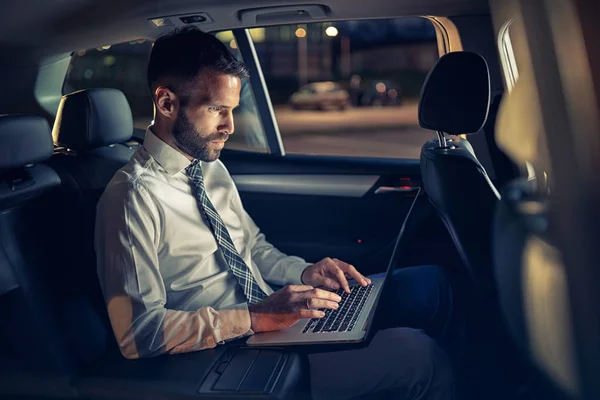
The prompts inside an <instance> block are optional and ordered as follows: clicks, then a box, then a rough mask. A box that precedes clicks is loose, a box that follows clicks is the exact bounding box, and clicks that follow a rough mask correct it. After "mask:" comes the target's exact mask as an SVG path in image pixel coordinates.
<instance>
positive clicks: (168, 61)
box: [148, 26, 248, 97]
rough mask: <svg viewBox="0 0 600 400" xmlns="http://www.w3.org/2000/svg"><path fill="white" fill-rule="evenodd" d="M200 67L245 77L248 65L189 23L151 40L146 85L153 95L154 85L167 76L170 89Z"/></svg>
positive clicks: (210, 36)
mask: <svg viewBox="0 0 600 400" xmlns="http://www.w3.org/2000/svg"><path fill="white" fill-rule="evenodd" d="M203 69H213V70H215V71H218V72H222V73H224V74H227V75H234V76H237V77H238V78H240V79H244V78H247V77H248V68H247V67H246V65H245V64H244V63H243V62H240V61H238V60H237V59H236V58H235V57H234V56H233V55H232V54H231V53H230V52H229V50H228V49H227V47H226V46H225V45H224V44H223V43H222V42H221V41H220V40H219V39H217V38H216V37H215V36H213V35H211V34H210V33H206V32H203V31H201V30H200V29H198V28H196V27H195V26H189V27H185V28H181V29H175V30H174V31H172V32H169V33H168V34H165V35H163V36H161V37H159V38H158V39H156V41H155V42H154V47H153V48H152V52H151V53H150V60H149V61H148V87H149V88H150V92H152V97H154V93H153V92H154V91H153V89H154V85H155V84H156V83H157V82H158V81H159V80H161V79H165V78H167V79H168V82H169V85H170V86H174V87H169V88H170V89H171V90H174V91H178V90H181V89H182V88H181V85H183V84H185V83H186V82H190V81H192V80H193V79H194V78H195V77H196V76H198V74H199V73H200V71H202V70H203Z"/></svg>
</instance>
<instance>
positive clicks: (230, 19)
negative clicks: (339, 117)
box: [0, 0, 489, 58]
mask: <svg viewBox="0 0 600 400" xmlns="http://www.w3.org/2000/svg"><path fill="white" fill-rule="evenodd" d="M319 3H320V4H321V5H322V7H324V9H325V10H326V16H325V18H323V19H321V20H327V21H334V20H352V19H367V18H390V17H399V16H418V15H436V16H452V15H481V14H489V6H488V2H487V0H373V1H369V2H364V1H361V0H322V1H320V2H319ZM297 4H298V1H297V0H296V1H264V0H262V1H255V2H252V3H249V2H248V1H246V0H222V1H219V2H215V1H211V0H195V1H190V0H48V1H44V2H36V4H35V7H32V6H31V2H30V1H22V0H3V1H2V2H1V5H0V11H1V12H2V15H10V16H11V18H7V19H5V21H3V23H2V24H1V25H0V43H2V45H1V46H0V47H2V48H3V49H4V51H5V52H6V54H7V55H10V48H14V47H18V48H24V47H26V48H27V49H29V52H30V53H31V54H32V55H37V56H40V57H42V56H48V55H53V54H59V53H65V52H71V51H73V50H79V49H86V48H92V47H98V46H102V45H107V44H114V43H120V42H125V41H129V40H135V39H139V38H145V39H155V38H156V37H158V36H160V35H161V34H162V33H164V32H166V31H168V30H170V29H172V28H173V27H172V26H171V27H156V26H154V25H153V24H152V23H151V22H150V21H149V20H150V19H153V18H159V17H166V16H173V15H178V16H181V15H186V14H187V15H193V14H198V13H205V14H206V15H208V16H209V20H208V21H207V22H205V23H202V24H199V25H198V26H200V27H201V28H202V29H203V30H207V31H217V30H225V29H233V28H242V27H251V26H267V25H280V24H283V23H285V22H282V20H281V19H273V20H271V21H270V20H268V19H266V20H264V21H259V22H255V23H248V21H247V20H246V21H245V22H243V21H242V17H241V16H242V13H243V11H244V10H248V9H259V8H264V7H282V6H286V5H297ZM304 6H307V5H304ZM305 15H307V17H306V18H304V17H301V16H300V17H298V16H295V18H294V20H293V21H291V22H293V23H300V22H318V21H319V19H313V18H310V15H308V14H307V13H305ZM83 16H85V17H83ZM7 50H8V51H7ZM4 58H6V57H4Z"/></svg>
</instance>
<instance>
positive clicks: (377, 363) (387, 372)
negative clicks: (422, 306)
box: [309, 328, 453, 400]
mask: <svg viewBox="0 0 600 400" xmlns="http://www.w3.org/2000/svg"><path fill="white" fill-rule="evenodd" d="M309 362H310V369H311V373H310V375H311V385H312V395H313V398H314V399H317V400H318V399H350V398H361V397H363V398H372V396H377V398H382V397H383V396H384V395H385V394H387V395H389V396H390V398H396V399H406V400H408V399H418V398H427V399H436V400H437V399H452V398H453V377H452V369H451V367H450V362H449V361H448V360H447V356H446V355H445V353H444V352H443V351H442V350H441V349H440V348H439V346H437V345H436V343H435V341H434V340H433V339H431V338H430V337H429V336H427V335H426V334H425V333H423V332H422V331H420V330H416V329H411V328H392V329H385V330H382V331H379V332H377V333H376V334H375V336H374V337H373V339H372V340H371V343H370V344H369V346H368V347H366V348H362V349H357V350H348V351H339V352H335V353H319V354H313V355H310V356H309Z"/></svg>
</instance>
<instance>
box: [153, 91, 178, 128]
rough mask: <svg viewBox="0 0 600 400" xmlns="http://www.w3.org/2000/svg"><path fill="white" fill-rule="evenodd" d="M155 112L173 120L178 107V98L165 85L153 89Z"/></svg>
mask: <svg viewBox="0 0 600 400" xmlns="http://www.w3.org/2000/svg"><path fill="white" fill-rule="evenodd" d="M154 98H155V99H156V112H157V113H159V114H162V115H163V116H164V117H166V118H168V119H172V120H174V119H175V117H176V116H177V111H178V108H179V98H178V97H177V96H176V95H175V93H173V92H172V91H171V89H169V88H167V87H166V86H158V87H157V88H156V89H155V90H154Z"/></svg>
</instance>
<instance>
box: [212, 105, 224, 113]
mask: <svg viewBox="0 0 600 400" xmlns="http://www.w3.org/2000/svg"><path fill="white" fill-rule="evenodd" d="M222 109H223V107H217V106H215V107H209V110H210V111H214V112H219V111H221V110H222Z"/></svg>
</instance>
